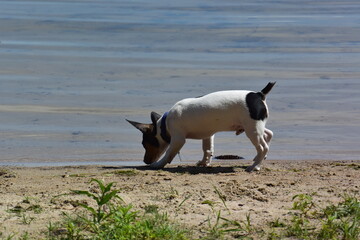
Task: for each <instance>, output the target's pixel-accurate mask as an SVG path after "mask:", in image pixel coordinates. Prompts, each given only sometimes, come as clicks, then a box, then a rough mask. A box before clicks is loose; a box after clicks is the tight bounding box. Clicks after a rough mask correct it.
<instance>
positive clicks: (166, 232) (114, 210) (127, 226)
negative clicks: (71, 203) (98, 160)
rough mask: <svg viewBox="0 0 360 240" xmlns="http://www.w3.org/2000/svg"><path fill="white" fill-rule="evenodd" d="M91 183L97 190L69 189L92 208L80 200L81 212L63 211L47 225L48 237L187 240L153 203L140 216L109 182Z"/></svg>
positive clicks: (177, 226)
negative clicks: (58, 219) (59, 219)
mask: <svg viewBox="0 0 360 240" xmlns="http://www.w3.org/2000/svg"><path fill="white" fill-rule="evenodd" d="M91 182H96V183H97V185H98V187H99V189H100V191H99V193H92V192H89V191H82V190H72V192H73V193H75V194H78V195H82V196H85V197H88V198H90V199H92V200H94V201H95V203H96V207H92V206H90V205H89V204H83V203H80V204H79V205H80V206H81V207H82V208H84V209H85V212H84V214H83V215H79V214H77V215H75V216H73V215H70V214H65V215H64V221H63V222H62V223H61V224H50V225H49V226H48V231H49V233H48V236H49V239H69V240H72V239H94V240H96V239H99V240H100V239H119V240H125V239H126V240H128V239H129V240H132V239H134V240H135V239H136V240H137V239H151V240H160V239H161V240H163V239H164V240H166V239H172V240H186V239H190V238H189V237H188V231H187V230H184V229H182V228H181V227H180V226H179V225H177V224H174V223H172V222H171V221H170V219H169V218H168V215H167V214H166V213H164V214H160V213H159V212H158V209H157V206H148V207H147V208H146V209H145V214H144V215H140V214H139V212H137V211H134V210H133V209H132V206H131V205H124V204H122V203H123V202H122V200H121V198H120V197H119V196H118V195H117V194H118V190H112V186H113V183H109V184H107V185H106V184H104V183H103V182H102V181H100V180H97V179H92V180H91ZM117 200H118V201H117ZM119 200H120V201H119Z"/></svg>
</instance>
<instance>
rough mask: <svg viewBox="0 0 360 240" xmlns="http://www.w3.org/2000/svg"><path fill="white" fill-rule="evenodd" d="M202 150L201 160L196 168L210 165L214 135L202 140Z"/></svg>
mask: <svg viewBox="0 0 360 240" xmlns="http://www.w3.org/2000/svg"><path fill="white" fill-rule="evenodd" d="M202 149H203V152H204V156H203V159H202V160H201V161H199V162H198V163H197V164H196V166H198V167H207V166H209V165H210V163H211V158H212V156H213V155H214V135H212V136H211V137H209V138H206V139H203V141H202Z"/></svg>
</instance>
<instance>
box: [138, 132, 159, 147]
mask: <svg viewBox="0 0 360 240" xmlns="http://www.w3.org/2000/svg"><path fill="white" fill-rule="evenodd" d="M145 143H149V144H151V145H153V146H154V147H159V146H160V143H159V141H158V140H157V138H156V137H155V135H153V134H145V133H144V134H143V141H142V145H143V146H144V145H145Z"/></svg>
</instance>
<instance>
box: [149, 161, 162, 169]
mask: <svg viewBox="0 0 360 240" xmlns="http://www.w3.org/2000/svg"><path fill="white" fill-rule="evenodd" d="M165 165H166V164H161V163H159V162H155V163H152V164H150V165H149V167H150V168H151V169H154V170H158V169H162V168H164V166H165Z"/></svg>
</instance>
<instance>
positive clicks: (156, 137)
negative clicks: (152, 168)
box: [126, 112, 168, 164]
mask: <svg viewBox="0 0 360 240" xmlns="http://www.w3.org/2000/svg"><path fill="white" fill-rule="evenodd" d="M160 117H161V115H159V114H157V113H156V112H151V121H152V123H150V124H147V123H138V122H134V121H130V120H127V119H126V121H128V122H129V123H130V124H131V125H133V126H134V127H135V128H137V129H139V130H140V131H141V132H142V134H143V140H142V145H143V147H144V148H145V155H144V162H145V163H146V164H151V163H154V162H156V161H157V160H158V159H159V158H160V156H161V155H162V154H163V152H164V151H165V149H166V147H167V146H168V144H167V143H165V142H164V141H161V140H160V138H161V137H160V133H159V131H158V128H157V122H158V120H159V119H160Z"/></svg>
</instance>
